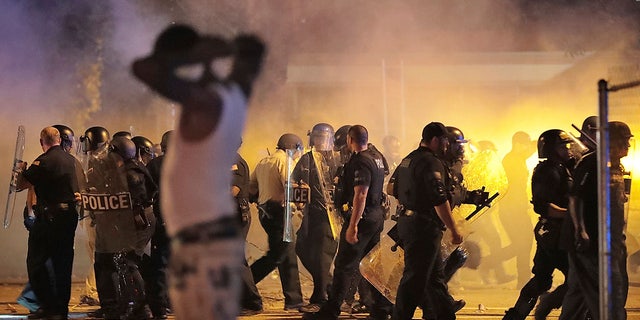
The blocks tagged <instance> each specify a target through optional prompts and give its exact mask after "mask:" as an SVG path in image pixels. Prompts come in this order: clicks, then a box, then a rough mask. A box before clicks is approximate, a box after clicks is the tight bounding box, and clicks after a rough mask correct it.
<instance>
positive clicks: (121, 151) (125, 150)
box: [109, 136, 137, 160]
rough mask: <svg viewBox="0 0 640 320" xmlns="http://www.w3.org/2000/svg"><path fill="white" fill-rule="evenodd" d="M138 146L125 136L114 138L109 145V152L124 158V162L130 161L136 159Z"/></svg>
mask: <svg viewBox="0 0 640 320" xmlns="http://www.w3.org/2000/svg"><path fill="white" fill-rule="evenodd" d="M136 151H137V148H136V144H135V143H134V142H133V141H132V140H131V139H127V138H126V137H124V136H119V137H115V138H113V140H111V143H110V144H109V152H114V153H116V154H118V155H120V156H121V157H122V159H124V160H130V159H135V158H136Z"/></svg>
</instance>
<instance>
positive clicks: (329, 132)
mask: <svg viewBox="0 0 640 320" xmlns="http://www.w3.org/2000/svg"><path fill="white" fill-rule="evenodd" d="M307 135H308V136H309V147H315V148H316V150H318V151H330V150H332V149H333V140H334V132H333V127H332V126H331V125H330V124H328V123H318V124H316V125H315V126H313V128H312V129H311V131H309V133H308V134H307Z"/></svg>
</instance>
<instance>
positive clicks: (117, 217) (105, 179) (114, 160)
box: [81, 150, 137, 253]
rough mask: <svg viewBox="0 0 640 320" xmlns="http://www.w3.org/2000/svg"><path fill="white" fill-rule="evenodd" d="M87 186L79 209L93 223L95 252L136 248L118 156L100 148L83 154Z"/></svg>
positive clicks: (131, 218)
mask: <svg viewBox="0 0 640 320" xmlns="http://www.w3.org/2000/svg"><path fill="white" fill-rule="evenodd" d="M86 160H87V168H88V169H87V188H86V190H84V191H83V192H81V197H82V202H81V203H82V208H83V211H84V212H85V214H88V215H89V216H90V217H91V219H93V222H94V223H95V230H96V245H95V246H96V252H98V253H116V252H123V251H125V252H126V251H132V250H134V249H135V248H136V239H137V229H136V223H135V221H134V215H133V210H132V209H133V208H132V202H131V194H130V193H129V188H128V185H127V177H126V172H125V168H124V165H123V162H122V158H120V157H119V156H118V155H116V154H114V153H110V152H107V151H106V150H103V151H101V152H95V153H93V152H89V153H88V154H87V158H86Z"/></svg>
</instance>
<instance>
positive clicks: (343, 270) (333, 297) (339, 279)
mask: <svg viewBox="0 0 640 320" xmlns="http://www.w3.org/2000/svg"><path fill="white" fill-rule="evenodd" d="M348 225H349V220H348V219H347V220H346V221H345V223H344V224H343V225H342V231H341V232H340V244H339V245H338V254H337V255H336V260H335V268H334V270H333V282H332V284H331V292H329V299H328V300H327V303H325V304H324V305H323V306H322V308H321V310H320V313H319V315H320V317H319V319H337V318H338V315H339V314H340V305H341V304H342V301H344V298H345V295H346V293H347V291H348V290H349V286H350V285H351V281H352V279H353V274H354V273H355V272H356V270H357V268H358V264H359V263H360V260H359V257H360V253H361V252H362V251H363V249H361V248H360V247H361V246H363V243H362V242H361V241H359V242H358V243H356V244H355V245H352V244H350V243H348V242H347V241H346V240H345V239H346V231H347V227H348Z"/></svg>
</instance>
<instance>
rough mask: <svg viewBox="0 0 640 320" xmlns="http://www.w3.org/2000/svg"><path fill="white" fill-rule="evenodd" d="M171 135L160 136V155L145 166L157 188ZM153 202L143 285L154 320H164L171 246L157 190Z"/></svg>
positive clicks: (167, 300)
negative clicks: (153, 219) (154, 225)
mask: <svg viewBox="0 0 640 320" xmlns="http://www.w3.org/2000/svg"><path fill="white" fill-rule="evenodd" d="M172 134H173V131H167V132H165V133H164V134H162V138H161V142H160V147H161V148H162V155H160V156H157V157H155V158H153V159H151V161H149V163H148V164H147V170H149V174H151V178H152V179H153V181H154V182H155V183H156V185H158V186H160V185H161V184H160V178H161V172H162V164H163V163H164V158H165V154H166V152H167V146H168V144H169V139H171V135H172ZM153 200H154V201H153V214H154V215H155V217H156V228H155V231H154V232H153V236H152V237H151V261H150V267H149V275H148V277H147V279H145V285H146V287H147V302H148V303H149V308H150V309H151V313H152V314H153V316H154V317H155V318H156V319H166V318H167V313H168V312H169V309H170V308H171V305H170V303H169V291H168V290H169V289H168V288H169V287H168V284H167V267H168V265H169V258H170V256H171V251H170V249H171V246H170V241H169V236H168V235H167V229H166V227H165V224H164V219H163V217H162V210H160V190H159V188H158V193H157V195H156V197H155V198H154V199H153Z"/></svg>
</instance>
